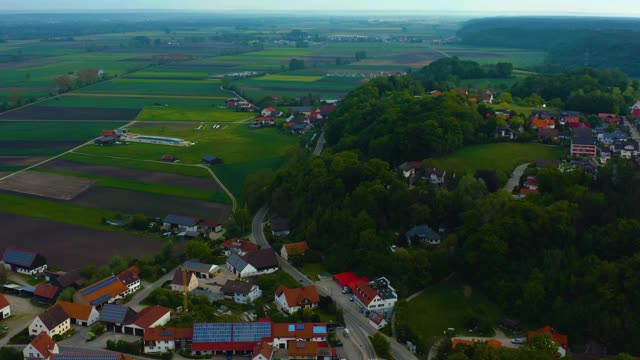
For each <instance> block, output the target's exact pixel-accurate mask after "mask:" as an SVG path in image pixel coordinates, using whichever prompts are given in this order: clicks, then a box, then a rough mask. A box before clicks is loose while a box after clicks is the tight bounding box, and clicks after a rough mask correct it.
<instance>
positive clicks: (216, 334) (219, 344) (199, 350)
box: [191, 322, 273, 355]
mask: <svg viewBox="0 0 640 360" xmlns="http://www.w3.org/2000/svg"><path fill="white" fill-rule="evenodd" d="M272 340H273V336H272V332H271V323H270V322H249V323H197V324H194V325H193V342H192V344H191V352H192V353H193V354H194V355H208V354H217V353H218V352H226V351H241V352H245V353H248V352H251V351H252V350H253V349H254V348H255V346H256V344H259V343H261V342H263V341H267V342H271V341H272Z"/></svg>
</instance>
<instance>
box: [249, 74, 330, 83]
mask: <svg viewBox="0 0 640 360" xmlns="http://www.w3.org/2000/svg"><path fill="white" fill-rule="evenodd" d="M320 79H322V76H297V75H267V76H263V77H259V78H257V79H256V80H263V81H264V80H270V81H294V82H313V81H318V80H320Z"/></svg>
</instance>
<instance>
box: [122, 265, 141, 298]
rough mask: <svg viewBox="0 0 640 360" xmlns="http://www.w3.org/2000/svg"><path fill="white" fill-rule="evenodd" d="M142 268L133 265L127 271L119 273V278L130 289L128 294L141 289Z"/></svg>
mask: <svg viewBox="0 0 640 360" xmlns="http://www.w3.org/2000/svg"><path fill="white" fill-rule="evenodd" d="M139 274H140V269H138V267H137V266H131V267H129V268H128V269H126V270H125V271H123V272H121V273H120V274H118V275H117V277H118V279H120V281H121V282H122V283H123V284H124V285H126V286H127V288H128V289H129V291H128V293H127V294H125V295H128V294H131V293H134V292H136V291H138V290H140V275H139Z"/></svg>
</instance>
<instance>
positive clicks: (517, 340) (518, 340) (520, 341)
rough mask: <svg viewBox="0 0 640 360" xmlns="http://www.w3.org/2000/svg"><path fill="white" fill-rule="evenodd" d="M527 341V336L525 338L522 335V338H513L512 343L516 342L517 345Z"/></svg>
mask: <svg viewBox="0 0 640 360" xmlns="http://www.w3.org/2000/svg"><path fill="white" fill-rule="evenodd" d="M525 342H527V338H523V337H521V338H515V339H511V343H512V344H516V345H522V344H524V343H525Z"/></svg>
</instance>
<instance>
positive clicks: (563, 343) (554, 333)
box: [527, 326, 569, 356]
mask: <svg viewBox="0 0 640 360" xmlns="http://www.w3.org/2000/svg"><path fill="white" fill-rule="evenodd" d="M536 334H548V335H551V338H553V341H555V342H556V343H558V353H559V354H560V355H561V356H565V355H566V354H567V350H569V338H568V337H567V335H564V334H561V333H559V332H558V330H556V329H554V328H552V327H551V326H545V327H543V328H540V329H537V330H532V331H529V332H528V333H527V338H530V337H532V336H534V335H536Z"/></svg>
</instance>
